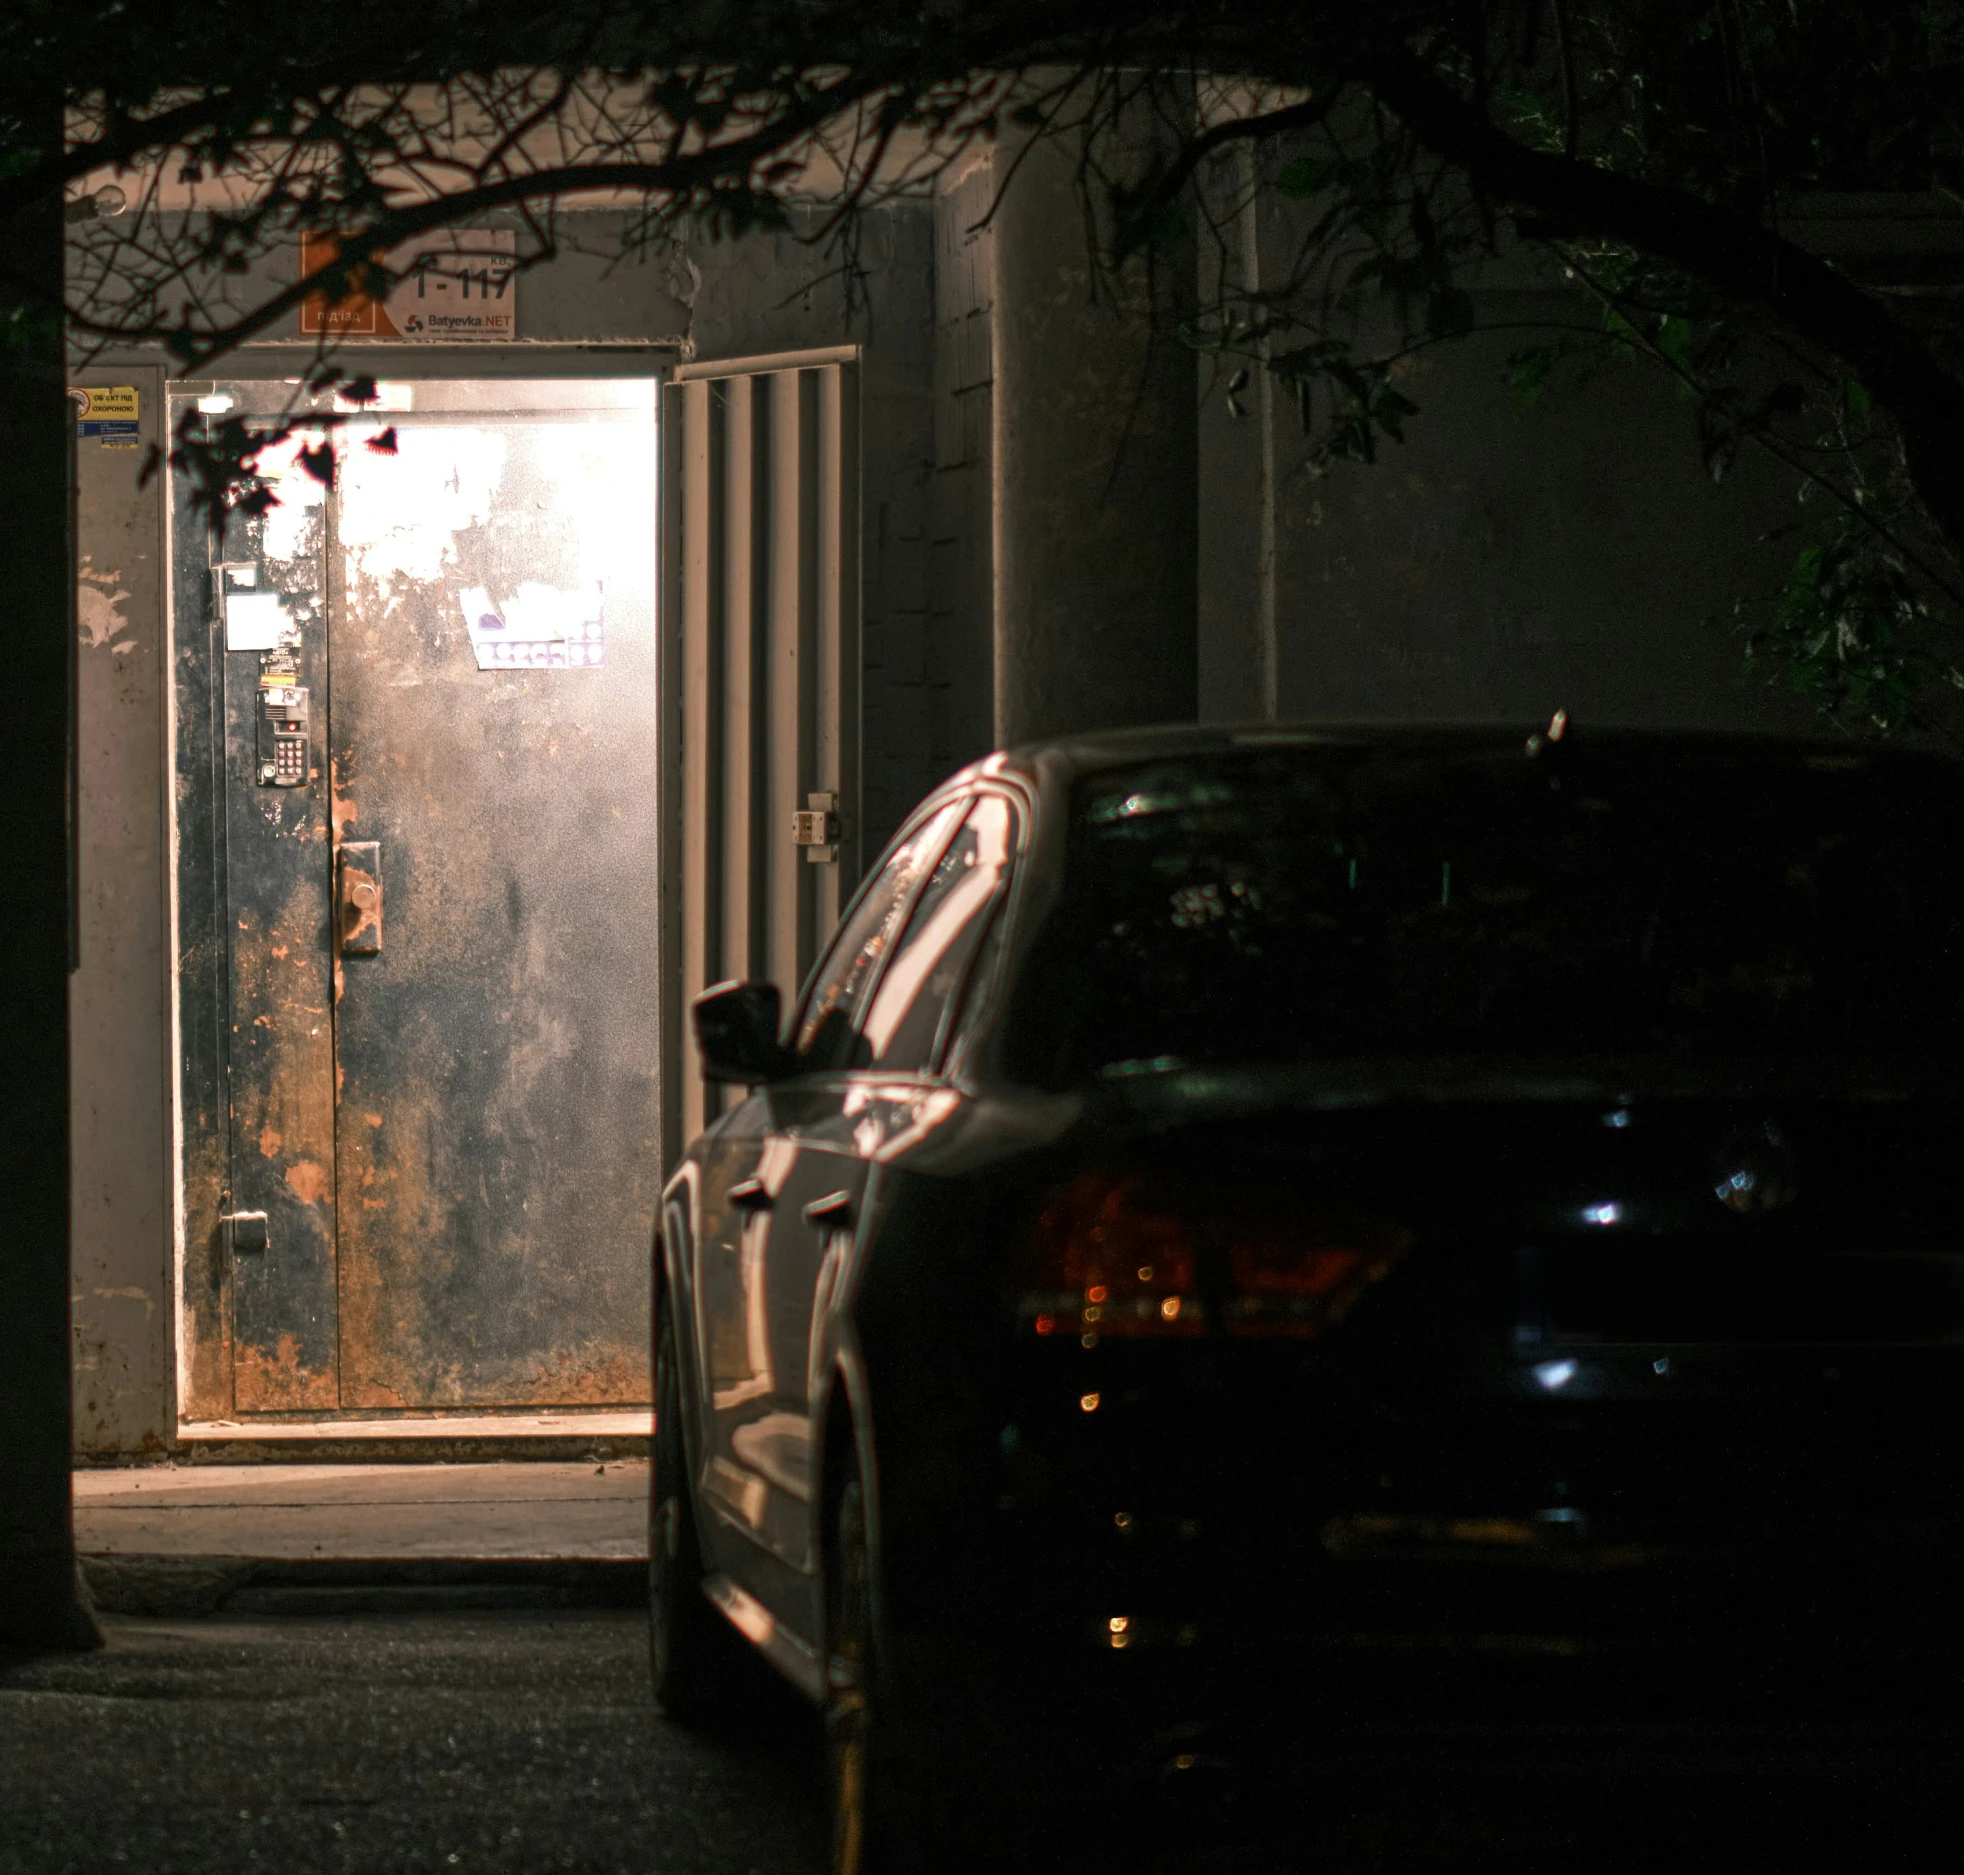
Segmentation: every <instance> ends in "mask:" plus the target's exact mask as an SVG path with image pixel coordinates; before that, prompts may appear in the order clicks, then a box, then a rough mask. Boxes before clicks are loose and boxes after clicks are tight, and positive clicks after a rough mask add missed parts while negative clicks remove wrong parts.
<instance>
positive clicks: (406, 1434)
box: [177, 1406, 655, 1445]
mask: <svg viewBox="0 0 1964 1875" xmlns="http://www.w3.org/2000/svg"><path fill="white" fill-rule="evenodd" d="M654 1429H655V1415H654V1409H653V1408H652V1407H647V1406H637V1407H626V1408H620V1409H608V1410H599V1411H594V1412H563V1413H401V1414H395V1415H391V1416H390V1417H388V1418H384V1419H361V1418H357V1417H355V1416H353V1415H350V1416H349V1417H347V1418H345V1419H343V1418H337V1417H333V1416H329V1417H327V1418H322V1419H194V1420H184V1421H180V1422H179V1425H178V1428H177V1436H178V1437H179V1438H180V1439H182V1440H183V1441H184V1442H185V1444H187V1445H198V1444H203V1443H207V1442H215V1441H219V1440H225V1439H258V1440H266V1441H274V1440H286V1439H569V1438H570V1439H578V1438H614V1439H617V1438H642V1439H645V1438H647V1437H648V1435H649V1434H650V1433H652V1432H653V1431H654Z"/></svg>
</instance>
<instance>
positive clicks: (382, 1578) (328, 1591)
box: [80, 1555, 648, 1619]
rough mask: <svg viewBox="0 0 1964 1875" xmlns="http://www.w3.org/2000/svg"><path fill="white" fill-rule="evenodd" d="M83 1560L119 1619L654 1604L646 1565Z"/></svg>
mask: <svg viewBox="0 0 1964 1875" xmlns="http://www.w3.org/2000/svg"><path fill="white" fill-rule="evenodd" d="M80 1561H81V1570H82V1579H83V1581H84V1582H85V1583H86V1584H87V1585H88V1591H89V1596H90V1599H91V1600H92V1601H93V1602H94V1604H95V1607H96V1610H97V1612H98V1613H101V1614H112V1615H150V1616H162V1617H173V1618H177V1619H184V1618H186V1617H189V1618H192V1619H196V1618H200V1617H203V1616H206V1615H215V1614H220V1613H224V1614H231V1615H371V1614H416V1613H439V1612H443V1613H449V1612H453V1611H459V1610H470V1609H510V1608H645V1607H646V1606H647V1605H648V1565H647V1564H646V1563H645V1562H642V1561H640V1560H638V1559H629V1560H626V1561H613V1560H600V1559H591V1558H589V1559H580V1558H569V1559H563V1560H554V1559H521V1560H507V1559H504V1558H473V1557H458V1558H450V1557H433V1558H420V1557H419V1558H405V1559H394V1558H386V1557H383V1558H364V1557H347V1558H342V1557H337V1558H335V1559H333V1560H331V1561H326V1560H307V1561H301V1560H288V1559H285V1558H263V1559H256V1558H249V1557H239V1556H142V1555H117V1556H84V1557H82V1558H81V1559H80Z"/></svg>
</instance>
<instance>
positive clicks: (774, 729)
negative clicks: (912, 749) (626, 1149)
mask: <svg viewBox="0 0 1964 1875" xmlns="http://www.w3.org/2000/svg"><path fill="white" fill-rule="evenodd" d="M661 419H662V420H661V436H662V477H661V484H662V500H661V510H662V520H661V555H662V557H661V579H660V582H659V589H660V593H661V616H662V656H663V667H664V668H663V681H662V694H663V697H664V702H665V715H664V728H665V732H666V741H667V747H666V752H665V755H666V759H665V760H664V762H663V771H662V782H663V789H664V794H665V800H664V810H663V816H662V824H663V826H664V828H665V829H666V830H667V831H668V836H669V837H668V838H667V840H666V842H665V845H664V852H663V860H664V881H665V885H666V891H665V894H664V898H665V917H664V924H663V939H664V953H665V954H664V967H663V969H662V973H661V974H662V987H663V993H664V1004H663V1016H664V1032H665V1034H666V1035H667V1036H669V1037H672V1038H676V1045H671V1046H666V1047H664V1048H663V1050H662V1060H663V1067H664V1072H665V1075H666V1077H667V1079H666V1084H665V1094H666V1098H665V1099H664V1100H663V1103H662V1107H663V1115H664V1131H665V1138H664V1145H665V1147H666V1154H667V1157H668V1158H669V1159H670V1160H671V1161H672V1160H673V1159H674V1157H675V1155H676V1154H677V1153H678V1152H679V1151H680V1149H681V1147H682V1146H683V1145H684V1144H685V1143H686V1142H687V1141H688V1140H689V1139H690V1138H691V1137H692V1136H693V1135H694V1134H695V1133H696V1132H698V1131H699V1130H700V1129H701V1127H702V1125H703V1122H704V1119H705V1117H710V1109H709V1108H708V1105H707V1099H706V1095H707V1097H708V1098H713V1097H714V1090H705V1088H704V1085H703V1081H702V1076H701V1073H700V1071H699V1068H698V1064H697V1061H696V1056H695V1040H694V1036H693V1035H692V1034H691V1033H690V1031H689V1028H688V1025H687V1023H686V1021H685V1020H684V1019H683V1018H684V1012H685V1009H686V1006H687V1002H688V999H689V998H690V997H691V996H692V995H694V994H695V992H696V991H698V990H700V989H702V988H703V987H705V986H706V985H708V984H710V983H714V982H718V981H720V980H722V979H723V978H726V977H744V978H763V979H768V980H770V981H773V982H775V983H777V984H778V985H779V986H780V987H781V988H782V990H783V991H784V994H785V997H786V1000H787V1003H788V1001H789V999H790V998H791V997H792V996H793V995H795V994H796V991H797V987H798V985H799V983H800V982H801V981H802V980H803V978H804V975H805V972H806V970H807V969H808V968H809V967H810V965H811V962H812V959H813V956H814V954H815V952H816V949H817V947H818V945H819V944H820V943H822V942H823V941H824V939H825V938H826V937H827V936H828V935H829V934H830V932H831V929H832V927H833V925H834V924H835V923H836V922H837V921H838V916H839V912H840V910H841V908H842V905H843V899H844V896H845V895H847V894H849V893H850V892H851V890H852V888H853V886H854V885H855V884H856V883H857V882H858V878H859V868H860V851H859V826H860V811H859V801H860V776H859V714H860V684H859V669H860V654H859V538H860V528H859V436H858V373H857V367H856V365H855V364H854V362H853V357H852V354H851V353H850V352H838V353H829V354H828V353H803V354H790V355H783V356H778V357H770V358H755V359H748V360H736V361H733V362H729V363H721V364H710V365H702V366H693V367H685V368H684V369H683V370H682V371H681V372H679V373H678V374H677V379H676V381H674V382H672V383H670V384H669V385H667V386H665V387H664V389H663V392H662V412H661Z"/></svg>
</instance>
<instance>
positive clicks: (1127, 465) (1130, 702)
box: [992, 109, 1198, 743]
mask: <svg viewBox="0 0 1964 1875" xmlns="http://www.w3.org/2000/svg"><path fill="white" fill-rule="evenodd" d="M1135 116H1136V117H1137V118H1138V119H1139V120H1141V121H1139V122H1137V123H1133V122H1129V121H1126V120H1123V119H1122V120H1121V122H1120V125H1119V127H1118V130H1117V131H1116V132H1113V133H1103V138H1104V140H1103V141H1102V142H1101V147H1100V149H1099V152H1098V155H1099V158H1100V163H1101V165H1102V166H1104V167H1106V168H1108V169H1112V170H1117V171H1119V172H1120V173H1129V174H1130V175H1135V176H1136V175H1138V174H1141V173H1142V172H1143V171H1144V169H1145V166H1146V163H1147V162H1148V161H1149V159H1150V155H1151V150H1152V144H1153V139H1154V137H1155V135H1156V134H1158V133H1157V132H1156V128H1155V126H1154V125H1153V124H1152V123H1151V122H1150V121H1149V119H1148V114H1147V113H1146V112H1145V111H1144V110H1143V109H1141V110H1139V111H1137V112H1136V113H1135ZM1083 150H1084V144H1083V140H1082V137H1081V135H1080V134H1079V133H1075V132H1063V133H1053V134H1051V135H1048V136H1042V137H1039V138H1038V139H1037V141H1036V143H1035V145H1034V147H1031V148H1029V149H1027V150H1024V151H1020V152H1019V151H1017V150H1015V149H1014V148H1012V147H1008V146H1007V145H1005V147H1003V148H1001V149H999V150H998V151H997V154H996V173H997V175H998V176H999V177H1001V176H1007V178H1008V181H1007V184H1006V186H1005V187H1004V189H1003V191H1002V197H1001V200H1000V202H999V204H998V206H997V209H996V213H995V217H994V221H993V227H994V233H995V241H994V247H995V268H994V275H995V277H994V292H993V307H994V310H993V314H992V338H993V349H994V371H995V383H994V443H995V448H994V487H995V503H994V507H995V555H994V558H995V575H996V577H995V699H996V739H997V741H998V742H999V743H1014V742H1023V741H1029V740H1032V739H1034V738H1037V737H1043V736H1053V735H1060V734H1064V733H1068V732H1070V731H1074V730H1086V729H1102V728H1114V727H1118V726H1121V725H1124V724H1130V723H1149V722H1181V721H1191V720H1192V719H1193V716H1194V711H1195V698H1196V692H1197V681H1198V678H1197V662H1198V636H1197V627H1196V610H1197V585H1198V572H1197V566H1198V547H1197V526H1196V514H1197V504H1198V491H1197V473H1196V469H1197V443H1196V412H1195V400H1196V396H1197V386H1198V380H1197V376H1196V371H1195V360H1194V355H1193V353H1192V352H1191V351H1189V350H1188V349H1187V347H1186V346H1184V345H1182V344H1181V343H1180V341H1179V338H1178V336H1177V333H1176V331H1175V322H1176V321H1177V319H1178V317H1179V315H1180V313H1181V311H1182V310H1183V309H1184V308H1185V306H1186V305H1187V304H1188V303H1189V302H1190V299H1191V296H1192V292H1193V243H1192V234H1191V227H1190V225H1189V227H1188V229H1187V231H1186V232H1185V233H1184V234H1183V235H1182V236H1181V237H1180V238H1179V239H1178V240H1176V241H1175V242H1173V243H1172V244H1171V246H1170V247H1166V246H1161V247H1158V248H1156V249H1155V250H1154V251H1153V252H1152V253H1151V254H1150V255H1147V254H1144V253H1137V254H1134V255H1132V256H1131V257H1130V258H1128V259H1127V260H1126V261H1125V262H1124V263H1123V265H1122V266H1119V267H1117V268H1113V267H1111V266H1109V265H1103V266H1094V261H1093V254H1092V246H1091V242H1092V228H1091V224H1090V222H1088V220H1087V215H1086V202H1085V198H1084V196H1083V194H1082V192H1081V190H1080V187H1079V180H1078V178H1079V166H1080V159H1081V157H1082V155H1083ZM1093 207H1094V211H1100V210H1102V207H1103V205H1102V204H1098V203H1096V202H1095V200H1094V203H1093ZM1094 219H1096V220H1100V221H1102V219H1103V217H1102V214H1101V213H1095V214H1094ZM1099 238H1100V240H1101V241H1102V239H1103V234H1102V231H1101V233H1100V236H1099Z"/></svg>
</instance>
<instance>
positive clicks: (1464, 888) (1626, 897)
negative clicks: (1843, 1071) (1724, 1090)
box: [1007, 742, 1964, 1086]
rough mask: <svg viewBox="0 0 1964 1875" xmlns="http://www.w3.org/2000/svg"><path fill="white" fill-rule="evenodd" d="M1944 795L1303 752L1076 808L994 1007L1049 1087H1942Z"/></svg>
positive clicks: (1607, 762)
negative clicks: (1631, 1079)
mask: <svg viewBox="0 0 1964 1875" xmlns="http://www.w3.org/2000/svg"><path fill="white" fill-rule="evenodd" d="M1961 810H1964V770H1960V769H1959V768H1957V767H1956V766H1954V765H1952V764H1950V763H1948V762H1944V761H1940V760H1935V759H1918V758H1913V757H1904V756H1884V755H1867V754H1863V753H1861V752H1859V751H1853V750H1851V751H1850V752H1848V753H1846V754H1837V753H1834V752H1832V751H1829V752H1822V751H1820V750H1818V749H1814V750H1807V749H1799V748H1794V747H1791V746H1780V745H1774V746H1770V747H1769V746H1760V747H1754V746H1751V745H1743V746H1742V745H1740V744H1736V743H1734V744H1724V743H1719V744H1701V743H1691V744H1688V745H1687V744H1686V743H1684V742H1677V743H1673V744H1671V745H1669V746H1665V745H1661V744H1624V745H1621V746H1619V745H1616V744H1614V743H1610V744H1599V745H1595V746H1590V745H1586V744H1582V745H1578V744H1577V743H1574V742H1569V743H1564V744H1562V745H1559V746H1554V745H1550V746H1548V747H1546V748H1544V749H1543V751H1542V752H1541V753H1540V754H1539V755H1529V754H1527V753H1524V752H1523V750H1522V746H1521V744H1520V743H1518V742H1511V743H1510V744H1508V745H1506V746H1504V747H1492V748H1480V749H1475V750H1467V749H1464V748H1461V749H1446V750H1442V749H1440V748H1437V747H1416V748H1415V747H1411V746H1382V745H1380V746H1374V747H1360V746H1354V745H1352V746H1344V745H1330V744H1324V745H1320V746H1308V747H1295V748H1266V749H1259V750H1243V751H1239V752H1234V753H1224V754H1220V755H1210V756H1205V757H1199V758H1191V757H1190V758H1182V759H1179V760H1172V761H1163V762H1155V763H1150V764H1146V765H1143V766H1140V767H1137V768H1132V769H1127V770H1123V771H1108V772H1104V773H1100V774H1097V775H1094V776H1092V777H1090V778H1088V779H1086V780H1084V781H1082V782H1081V783H1080V784H1079V786H1078V788H1077V791H1076V793H1075V795H1074V797H1073V800H1072V809H1071V826H1070V836H1069V857H1068V866H1067V872H1066V876H1065V882H1064V889H1063V893H1062V897H1061V900H1060V901H1059V903H1058V904H1057V905H1056V907H1055V909H1054V911H1053V912H1052V913H1051V914H1050V916H1049V917H1048V919H1047V921H1046V924H1045V927H1044V929H1043V931H1042V932H1041V933H1040V934H1039V937H1038V941H1037V946H1036V950H1035V953H1034V955H1032V956H1031V957H1030V959H1029V961H1028V964H1027V966H1026V968H1025V970H1024V972H1023V973H1022V976H1021V987H1020V989H1019V992H1018V994H1017V996H1016V998H1015V1001H1014V1003H1013V1005H1012V1008H1011V1011H1010V1016H1009V1026H1008V1036H1007V1041H1008V1050H1009V1057H1010V1062H1011V1065H1012V1068H1013V1070H1014V1071H1015V1072H1017V1073H1018V1074H1019V1075H1020V1076H1022V1077H1024V1078H1028V1079H1031V1080H1034V1081H1036V1082H1038V1083H1039V1084H1042V1085H1050V1086H1062V1085H1069V1084H1071V1083H1073V1082H1076V1081H1079V1080H1082V1079H1084V1078H1085V1077H1087V1076H1093V1075H1099V1074H1105V1075H1111V1074H1120V1073H1126V1072H1137V1071H1145V1070H1152V1069H1158V1068H1173V1067H1179V1066H1187V1065H1195V1064H1220V1063H1224V1062H1278V1061H1315V1060H1319V1059H1330V1058H1337V1057H1344V1058H1353V1059H1354V1058H1357V1057H1363V1056H1371V1055H1381V1054H1387V1053H1391V1054H1399V1055H1422V1056H1432V1055H1452V1056H1458V1055H1474V1056H1506V1057H1515V1058H1518V1057H1520V1056H1523V1055H1528V1056H1534V1057H1547V1056H1551V1055H1553V1056H1570V1055H1574V1054H1576V1053H1577V1052H1579V1051H1580V1052H1587V1053H1589V1054H1596V1055H1617V1056H1623V1055H1652V1054H1657V1053H1660V1052H1662V1053H1675V1054H1686V1053H1703V1052H1711V1051H1741V1050H1752V1051H1755V1052H1768V1051H1771V1052H1776V1053H1779V1054H1790V1053H1795V1052H1804V1053H1813V1052H1816V1051H1830V1052H1833V1053H1835V1054H1837V1055H1845V1054H1850V1053H1854V1054H1860V1055H1863V1056H1876V1055H1885V1056H1900V1055H1905V1054H1907V1055H1919V1056H1926V1057H1929V1056H1934V1057H1941V1058H1949V1059H1953V1060H1954V1059H1955V1051H1956V1049H1957V1047H1958V1044H1959V1040H1960V1033H1959V1030H1960V1025H1959V1014H1960V1001H1961V1000H1964V997H1961V995H1960V992H1961V991H1964V974H1960V961H1961V960H1964V949H1960V940H1964V891H1960V884H1959V880H1960V864H1964V841H1961V840H1960V836H1961V835H1964V811H1961Z"/></svg>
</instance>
